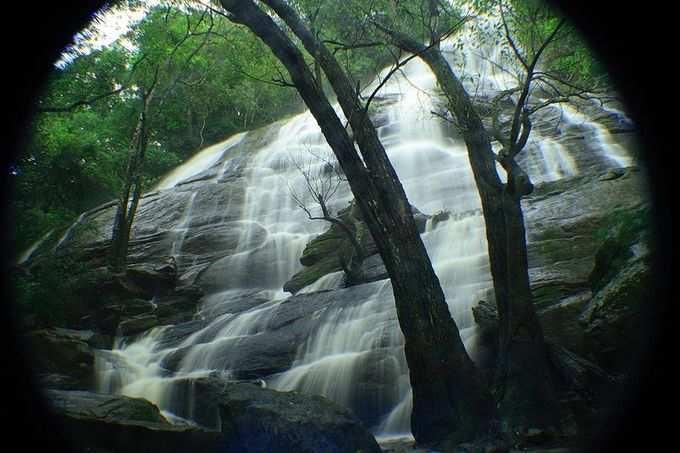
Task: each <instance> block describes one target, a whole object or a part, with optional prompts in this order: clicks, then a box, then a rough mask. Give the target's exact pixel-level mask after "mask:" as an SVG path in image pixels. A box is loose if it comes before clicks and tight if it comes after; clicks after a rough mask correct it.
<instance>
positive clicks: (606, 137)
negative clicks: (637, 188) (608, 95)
mask: <svg viewBox="0 0 680 453" xmlns="http://www.w3.org/2000/svg"><path fill="white" fill-rule="evenodd" d="M559 108H560V109H561V111H562V115H563V116H564V119H565V121H566V122H567V123H570V124H573V125H577V126H580V127H582V128H584V129H585V130H586V131H588V132H589V133H590V136H591V138H592V139H593V140H595V142H596V144H597V145H598V148H599V150H600V152H602V154H603V155H604V156H605V157H607V158H608V159H609V160H610V161H611V162H612V164H614V165H615V166H617V167H628V166H630V165H632V164H633V158H632V156H631V155H630V154H629V153H628V152H627V151H626V149H625V148H624V147H623V146H621V145H620V144H618V143H616V140H614V137H613V136H612V134H610V133H609V131H608V130H607V128H606V127H604V126H603V125H602V124H600V123H598V122H597V121H593V120H591V119H590V118H589V117H588V116H587V115H585V114H584V113H582V112H580V111H578V110H577V109H576V108H575V107H573V106H571V105H570V104H566V103H565V104H560V107H559Z"/></svg>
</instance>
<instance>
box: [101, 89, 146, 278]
mask: <svg viewBox="0 0 680 453" xmlns="http://www.w3.org/2000/svg"><path fill="white" fill-rule="evenodd" d="M153 91H154V90H153V89H152V90H151V92H150V93H149V95H147V96H145V97H144V98H143V104H142V105H143V107H142V112H141V113H140V114H139V119H138V120H137V125H136V127H135V132H134V134H133V138H132V146H131V149H130V155H129V157H128V162H127V168H126V171H125V181H124V186H123V193H122V194H121V197H120V199H119V200H118V206H117V207H116V215H115V217H114V220H113V229H112V233H111V252H110V261H109V262H110V266H111V268H112V269H113V270H114V271H115V272H123V271H124V270H125V267H126V265H127V253H128V246H129V243H130V234H131V232H132V224H133V222H134V219H135V215H136V213H137V207H138V206H139V200H140V199H141V197H142V190H143V182H144V178H143V175H142V167H143V165H144V160H145V159H146V147H147V133H148V131H147V114H148V110H149V104H150V103H151V100H152V98H153Z"/></svg>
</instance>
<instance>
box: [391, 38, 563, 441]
mask: <svg viewBox="0 0 680 453" xmlns="http://www.w3.org/2000/svg"><path fill="white" fill-rule="evenodd" d="M387 33H388V35H389V36H390V38H391V41H392V42H393V43H394V44H395V45H397V46H398V47H400V48H401V49H403V50H405V51H408V52H412V53H416V54H418V55H419V57H420V58H421V59H422V60H423V61H424V62H425V63H426V64H427V65H428V66H429V67H430V69H431V70H432V72H433V73H434V75H435V77H436V79H437V82H438V84H439V87H440V88H441V89H442V91H443V93H444V95H445V96H446V98H447V101H448V105H449V109H450V110H451V112H452V113H453V115H454V116H455V118H456V120H457V123H458V126H459V129H460V131H461V132H462V135H463V139H464V140H465V143H466V146H467V150H468V157H469V160H470V165H471V168H472V173H473V176H474V179H475V183H476V185H477V189H478V191H479V194H480V199H481V202H482V210H483V213H484V220H485V224H486V237H487V243H488V250H489V263H490V266H491V274H492V278H493V283H494V292H495V296H496V304H497V306H498V315H499V323H500V326H499V341H500V348H499V361H498V365H497V372H496V380H495V381H496V382H495V392H496V396H497V399H498V401H499V410H500V413H501V415H502V416H503V418H504V420H505V423H506V426H505V429H506V430H509V431H512V432H516V431H517V430H522V429H525V428H530V427H540V428H550V427H557V426H559V408H558V405H557V400H556V397H555V395H554V391H553V385H552V382H551V376H550V372H549V368H548V356H547V352H546V347H545V341H544V338H543V332H542V329H541V326H540V323H539V321H538V317H537V315H536V311H535V308H534V305H533V301H532V296H531V290H530V284H529V271H528V263H527V248H526V238H525V227H524V215H523V213H522V207H521V202H520V200H521V197H522V196H523V195H525V194H526V193H527V190H529V191H530V187H527V184H526V183H525V181H524V177H525V176H526V175H525V174H524V173H523V172H521V171H520V170H519V169H518V168H517V169H516V171H515V166H516V163H515V162H514V161H512V162H510V161H508V162H505V164H506V165H504V166H506V168H507V169H508V170H509V171H508V184H503V183H502V182H501V180H500V179H499V177H498V173H497V171H496V156H495V154H494V152H493V149H492V147H491V140H490V137H489V134H488V133H487V131H486V130H485V128H484V125H483V123H482V120H481V118H480V117H479V115H478V114H477V112H476V109H475V107H474V105H473V103H472V101H471V99H470V97H469V95H468V93H467V92H466V90H465V88H464V87H463V85H462V83H461V82H460V80H459V79H458V78H457V77H456V75H455V73H454V72H453V71H452V70H451V67H450V66H449V64H448V62H447V61H446V59H445V58H444V56H443V55H442V53H441V51H440V50H439V48H438V47H437V46H433V47H430V48H427V47H426V46H424V45H422V44H420V43H418V42H415V41H414V40H412V39H410V38H408V37H406V36H404V35H401V34H398V33H394V32H392V31H387ZM511 164H514V166H511Z"/></svg>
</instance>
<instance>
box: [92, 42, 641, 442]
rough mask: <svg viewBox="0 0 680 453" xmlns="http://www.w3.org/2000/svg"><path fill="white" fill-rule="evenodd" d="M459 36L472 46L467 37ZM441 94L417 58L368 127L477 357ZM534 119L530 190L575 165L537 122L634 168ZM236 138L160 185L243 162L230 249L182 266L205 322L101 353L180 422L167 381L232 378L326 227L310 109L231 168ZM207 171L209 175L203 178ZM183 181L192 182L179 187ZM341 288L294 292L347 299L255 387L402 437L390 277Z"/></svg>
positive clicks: (502, 77)
mask: <svg viewBox="0 0 680 453" xmlns="http://www.w3.org/2000/svg"><path fill="white" fill-rule="evenodd" d="M461 36H462V37H461V39H463V40H470V39H473V37H472V36H473V35H472V34H471V33H466V32H464V33H462V35H461ZM454 49H455V48H454V47H453V46H451V47H449V48H448V51H447V54H448V57H449V58H450V60H451V62H452V64H454V65H457V67H458V68H461V67H465V68H468V69H470V68H472V70H473V71H475V73H476V74H478V77H476V78H474V77H473V78H470V79H468V80H466V82H465V83H466V85H467V87H468V89H469V90H470V91H471V92H473V93H476V94H478V95H484V96H487V97H491V96H493V94H494V93H496V92H498V91H499V90H502V89H505V88H507V87H508V86H509V84H510V83H512V80H513V79H512V77H510V76H509V75H508V74H506V73H498V72H495V71H494V68H495V66H494V63H493V61H489V60H490V59H492V58H500V56H499V54H498V52H497V51H494V52H495V53H494V52H491V53H490V55H491V56H490V57H482V56H479V55H477V56H475V54H473V53H468V54H466V56H465V59H464V61H462V62H461V61H459V59H458V58H457V57H456V54H455V51H454ZM367 90H368V91H370V87H369V88H368V89H367ZM437 96H438V94H437V88H436V83H435V79H434V76H433V75H432V73H431V72H430V71H429V70H428V69H427V67H426V66H425V65H424V64H423V63H422V62H420V61H419V60H417V59H415V60H413V61H411V62H410V63H408V64H407V65H406V66H405V67H404V68H402V70H401V71H400V73H399V74H397V75H395V76H394V77H393V78H392V79H391V80H390V81H389V82H388V83H386V84H385V86H384V87H383V88H382V90H381V91H380V93H379V99H376V104H382V105H381V106H380V108H379V109H378V111H377V113H376V115H377V116H380V119H379V120H378V121H376V123H377V124H380V127H379V128H378V133H379V136H380V139H381V141H382V142H383V144H384V146H385V148H386V150H387V153H388V155H389V157H390V160H391V162H392V164H393V165H394V167H395V169H396V171H397V173H398V175H399V177H400V180H401V182H402V184H403V186H404V188H405V191H406V193H407V195H408V198H409V201H410V203H411V204H412V205H414V206H415V207H417V208H418V209H419V210H420V211H422V212H425V213H428V214H433V213H439V214H438V215H437V216H434V217H432V218H431V219H430V220H429V221H428V223H427V225H426V229H425V232H424V233H423V234H422V239H423V241H424V243H425V245H426V248H427V250H428V253H429V255H430V258H431V261H432V264H433V266H434V269H435V271H436V273H437V275H438V277H439V279H440V282H441V284H442V287H443V289H444V292H445V294H446V297H447V302H448V305H449V309H450V311H451V314H452V316H453V317H454V319H455V321H456V323H457V325H458V327H459V329H460V330H461V336H462V338H463V341H464V344H465V346H466V348H467V349H468V351H469V352H470V354H471V356H472V357H473V358H476V357H477V355H478V351H477V350H476V347H475V339H476V338H475V334H476V328H475V324H474V320H473V318H472V312H471V308H472V306H473V305H474V304H475V303H477V302H478V301H479V300H482V299H484V298H485V297H486V295H487V292H488V291H489V290H490V288H491V276H490V274H489V265H488V257H487V243H486V237H485V226H484V220H483V217H482V213H481V207H480V201H479V196H478V194H477V190H476V187H475V184H474V180H473V178H472V174H471V170H470V167H469V162H468V157H467V150H466V148H465V145H464V143H463V141H462V140H461V139H460V138H459V137H458V135H457V133H456V132H455V130H454V128H453V127H452V126H451V125H450V124H448V123H447V122H446V121H444V120H443V119H441V118H439V117H436V116H435V115H433V114H432V111H434V110H436V105H435V100H436V99H437ZM542 115H543V116H542V117H539V118H537V119H536V120H535V128H534V131H533V133H532V134H533V135H532V139H531V140H530V142H529V143H528V145H527V148H526V150H525V152H524V155H525V156H524V158H523V162H522V164H523V165H525V166H526V168H527V169H528V172H529V174H530V175H531V177H532V179H533V181H534V182H542V181H550V180H555V179H559V178H562V177H566V176H572V175H575V174H577V173H578V170H579V169H578V166H577V164H576V161H575V159H574V158H573V156H572V155H571V153H570V151H569V146H568V143H564V142H562V139H561V137H560V135H559V134H558V133H555V132H554V131H551V130H549V128H548V127H545V124H553V122H554V121H553V119H554V117H555V115H559V116H560V117H561V126H560V127H561V128H563V129H564V128H576V129H579V130H581V131H583V133H588V132H589V133H590V136H591V137H593V141H592V143H591V144H590V146H591V147H594V148H597V149H598V152H599V153H601V154H602V155H603V156H604V160H605V161H607V162H606V164H604V165H609V166H621V165H625V164H628V163H629V162H630V159H629V158H628V157H627V155H626V153H625V150H623V149H622V148H621V149H619V148H620V147H618V148H617V146H618V145H616V146H615V145H614V144H612V143H611V141H610V140H609V138H608V136H607V135H606V130H605V129H604V128H603V127H602V126H599V125H598V124H597V123H595V122H593V121H592V120H590V119H589V118H588V117H587V116H585V115H583V114H581V113H579V112H577V111H576V110H574V109H573V108H571V107H552V108H549V109H546V112H545V113H542ZM244 140H247V136H244V134H240V135H238V136H235V137H232V138H231V139H229V140H227V141H225V142H222V143H220V144H218V145H214V146H213V147H210V148H207V149H206V150H205V151H203V152H202V153H200V154H199V155H198V156H197V158H195V159H193V160H192V161H190V162H189V163H187V164H185V165H183V166H182V167H180V168H179V169H177V170H176V171H175V172H173V173H172V174H171V175H169V176H168V177H167V178H166V179H165V180H164V181H163V182H162V183H161V184H160V185H159V186H158V189H160V190H164V191H173V190H177V191H180V190H183V191H184V192H187V190H190V189H191V188H192V187H193V186H192V185H191V184H199V183H200V184H220V183H222V182H223V180H225V179H228V176H227V175H228V174H230V173H229V172H230V171H232V170H233V168H232V167H236V166H237V165H242V168H241V167H239V168H240V170H239V172H240V173H239V174H242V175H243V177H244V178H245V181H246V183H245V184H246V185H245V187H246V189H245V193H244V194H243V197H244V202H243V204H242V208H240V209H239V210H238V212H231V211H229V212H225V213H222V214H220V215H217V214H216V215H214V216H213V217H214V218H215V219H217V220H215V222H217V223H218V224H220V225H224V226H225V228H226V227H228V229H229V231H230V232H231V234H233V235H234V237H235V239H234V241H235V243H236V246H235V248H234V251H233V253H231V254H229V255H228V256H224V257H222V258H220V259H219V260H217V261H216V262H214V263H210V265H209V266H208V267H200V269H199V270H196V269H194V268H193V267H191V266H189V268H191V269H190V270H186V267H182V266H180V270H186V272H187V274H186V275H184V276H183V277H182V278H184V279H185V280H192V281H194V280H196V281H199V284H202V285H203V287H204V289H205V290H206V291H207V294H206V296H205V297H204V298H203V300H202V305H201V309H200V311H199V313H198V315H197V317H198V318H199V319H201V320H202V321H203V323H202V324H200V325H199V326H197V327H196V328H195V330H194V331H193V332H192V333H191V334H190V335H186V336H185V337H184V338H183V339H181V341H178V342H174V343H172V342H168V341H165V340H164V334H165V329H164V328H158V329H154V330H152V331H151V332H148V333H147V334H145V335H144V336H142V337H141V338H138V339H136V340H135V341H134V342H131V343H128V344H125V343H120V344H119V345H118V347H117V348H116V349H115V350H114V351H111V352H110V353H107V354H101V355H100V356H99V357H98V363H99V367H100V370H101V372H100V383H101V389H102V390H103V391H112V392H119V393H122V394H126V395H130V396H142V397H145V398H147V399H149V400H151V401H154V402H155V403H157V404H158V405H159V406H160V407H161V409H164V410H166V411H170V410H172V411H173V412H175V413H177V412H180V413H178V414H177V415H180V416H182V417H189V418H190V417H191V412H192V409H191V404H190V403H184V406H185V409H181V407H182V403H178V402H177V401H173V398H176V397H177V396H176V393H174V392H173V383H174V382H175V381H177V380H178V379H182V378H186V377H192V376H203V375H206V374H210V373H212V372H219V373H221V374H223V375H225V376H227V377H228V376H229V375H230V370H231V369H233V367H234V364H235V363H236V360H237V358H238V357H239V356H238V355H237V353H238V352H239V351H240V349H241V348H242V347H243V348H245V347H246V345H247V344H250V343H252V342H256V341H257V339H258V338H262V337H263V335H264V334H265V333H266V332H267V331H268V330H269V329H270V328H271V323H272V322H273V321H272V320H273V319H274V318H275V316H276V315H277V313H280V312H281V311H282V310H283V308H284V307H285V304H287V301H288V299H287V297H288V296H289V295H288V294H286V293H284V292H283V290H282V287H283V284H284V283H285V282H286V281H287V280H288V279H290V277H291V276H292V275H293V274H294V273H295V272H297V271H298V270H299V269H300V268H301V265H300V264H299V258H300V256H301V254H302V251H303V249H304V248H305V245H306V244H307V243H308V242H309V240H310V239H312V238H313V237H315V236H317V235H318V234H320V233H321V232H322V231H324V230H325V229H326V228H327V227H328V225H327V224H325V223H324V222H322V221H310V220H308V219H307V218H306V216H305V214H304V213H303V212H302V211H301V210H300V209H299V207H298V206H297V205H296V203H295V202H294V200H293V199H292V197H291V191H294V192H295V193H297V194H298V195H302V197H303V198H305V197H306V198H305V200H304V201H305V202H308V203H309V205H310V206H313V200H312V199H311V195H310V194H309V193H307V192H306V190H305V179H304V177H303V176H302V175H301V174H300V172H299V171H298V168H296V165H294V164H293V162H298V163H299V162H305V165H311V166H314V165H325V163H324V162H321V161H319V160H318V159H315V158H314V156H318V155H321V154H326V153H328V147H327V145H326V143H325V140H324V138H323V136H322V134H321V132H320V130H319V128H318V126H317V124H316V122H315V121H314V119H313V117H312V116H311V115H310V114H309V113H303V114H300V115H297V116H295V117H293V118H292V119H289V120H287V121H285V122H282V123H281V125H280V127H278V130H277V131H276V132H275V133H274V136H273V137H270V138H268V139H267V140H266V143H265V145H264V146H262V147H260V148H258V149H252V150H250V155H249V156H248V157H247V159H245V160H238V162H237V158H236V157H234V156H231V155H230V152H229V150H230V149H232V148H235V147H237V145H239V144H241V145H242V142H243V141H244ZM239 159H240V158H239ZM298 166H299V165H298ZM205 174H209V175H212V176H211V177H203V176H201V175H205ZM192 179H193V180H195V181H199V182H194V183H191V184H189V183H187V180H192ZM180 183H182V184H183V185H182V186H178V184H180ZM187 187H188V189H187ZM220 187H221V186H220ZM202 193H203V192H201V191H200V190H198V189H197V191H194V192H192V193H190V194H189V195H186V194H184V195H183V196H184V198H183V200H184V206H185V207H184V211H183V217H181V218H180V220H178V222H177V224H176V225H175V226H174V227H173V229H172V230H171V234H170V237H171V240H170V241H169V244H168V247H169V251H168V255H171V256H176V257H177V258H178V259H180V257H182V256H183V254H184V253H185V252H184V248H185V247H188V245H187V244H188V243H189V242H190V239H191V237H192V236H197V235H198V233H196V234H194V233H193V232H194V229H195V228H199V227H200V226H201V225H202V224H203V223H205V219H204V218H200V217H196V216H194V214H193V211H192V209H193V207H194V205H196V204H201V203H203V204H205V203H207V201H204V200H203V199H202V197H203V195H202ZM350 200H351V194H350V192H349V190H348V188H347V187H346V186H342V187H341V188H340V190H339V191H338V193H337V194H336V196H335V198H334V199H333V200H332V201H331V203H330V204H329V208H330V209H331V211H333V212H337V211H338V210H340V209H342V208H344V207H345V206H346V205H347V203H348V202H349V201H350ZM194 264H195V263H194ZM188 275H190V276H191V279H189V277H188ZM342 284H343V274H342V272H335V273H330V274H327V275H325V276H323V277H321V278H320V279H318V280H317V281H316V282H314V283H312V284H311V285H309V286H308V287H306V288H303V289H302V290H301V291H300V292H299V294H303V295H305V297H306V296H308V295H310V294H312V293H315V292H318V291H323V290H332V292H331V293H329V294H331V295H333V294H335V293H338V294H339V293H340V292H343V291H344V293H343V294H348V296H346V297H345V296H343V297H337V298H333V297H332V296H328V297H327V301H326V302H325V305H323V306H320V307H319V308H318V309H317V310H316V311H315V312H314V315H313V318H314V324H313V326H314V327H313V328H312V329H311V331H309V332H308V333H307V336H306V338H304V339H303V341H301V342H300V345H299V347H298V348H297V352H296V353H295V357H294V360H293V363H292V365H291V366H290V367H289V369H288V370H286V371H283V372H275V373H272V374H269V375H263V376H262V378H263V379H264V380H265V381H266V384H267V385H269V386H270V387H273V388H275V389H279V390H292V389H296V390H300V391H303V392H307V393H313V394H321V395H325V396H327V397H329V398H331V399H333V400H335V401H337V402H338V403H340V404H342V405H344V406H346V407H349V408H351V409H352V410H353V411H354V412H355V413H356V414H357V415H359V417H360V418H362V419H363V420H364V422H365V423H366V424H367V425H369V427H370V428H371V429H372V430H373V431H374V432H375V433H376V434H378V435H383V436H387V435H399V434H408V432H409V431H410V428H409V424H410V423H409V417H410V413H411V390H410V385H409V379H408V368H407V366H406V361H405V358H404V354H403V349H402V344H403V338H402V335H401V331H400V330H399V326H398V323H397V320H396V313H395V308H394V301H393V297H392V291H391V286H390V284H389V280H381V281H377V282H372V283H366V284H363V285H359V286H358V287H353V288H348V289H340V288H342ZM298 297H301V296H298ZM175 357H177V360H176V362H177V363H175V365H174V367H172V368H173V369H174V370H175V371H174V372H170V371H168V366H167V363H169V362H172V361H173V360H174V358H175Z"/></svg>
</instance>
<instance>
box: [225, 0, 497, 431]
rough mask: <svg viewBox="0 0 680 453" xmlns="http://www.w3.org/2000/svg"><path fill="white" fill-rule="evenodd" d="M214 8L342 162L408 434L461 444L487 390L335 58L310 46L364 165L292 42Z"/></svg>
mask: <svg viewBox="0 0 680 453" xmlns="http://www.w3.org/2000/svg"><path fill="white" fill-rule="evenodd" d="M267 3H268V4H270V5H272V7H274V8H276V9H277V14H280V15H281V17H282V19H284V21H286V22H287V23H288V24H289V26H291V23H292V24H294V25H295V26H291V28H292V29H293V30H294V32H295V33H296V34H298V33H300V32H301V30H300V29H299V28H298V25H301V23H300V24H296V23H295V22H294V21H292V22H291V16H289V15H288V13H290V11H288V12H286V11H284V12H281V13H280V12H279V10H278V8H280V7H282V6H285V5H284V4H283V3H281V2H267ZM222 5H223V6H224V7H225V8H226V9H227V10H228V11H230V12H231V18H232V19H233V20H234V21H235V22H238V23H242V24H245V25H246V26H248V28H250V29H251V30H252V31H253V32H254V33H255V34H256V35H258V36H259V37H260V38H261V39H262V40H263V41H264V42H265V43H266V44H267V45H268V46H269V47H270V48H271V49H272V51H273V52H274V54H275V55H276V57H277V58H278V59H279V60H280V61H281V62H282V63H283V64H284V66H285V67H286V69H287V70H288V72H289V74H290V76H291V79H292V81H293V83H294V84H295V86H296V87H297V89H298V91H299V92H300V95H301V96H302V98H303V99H304V101H305V103H306V104H307V106H308V107H309V109H310V111H311V113H312V114H313V115H314V117H315V118H316V120H317V122H318V123H319V126H320V127H321V130H322V132H323V134H324V136H325V137H326V140H327V142H328V143H329V145H330V146H331V148H332V149H333V151H334V153H335V155H336V157H337V159H338V162H339V163H340V165H341V166H342V169H343V171H344V173H345V175H346V176H347V180H348V182H349V185H350V188H351V190H352V192H353V194H354V197H355V200H356V202H357V204H358V206H359V208H360V210H361V213H362V216H363V218H364V220H365V221H366V224H367V226H368V228H369V230H370V232H371V234H372V235H373V238H374V239H375V241H376V245H377V247H378V251H379V252H380V255H381V257H382V258H383V261H384V262H385V266H386V268H387V271H388V273H389V275H390V277H391V281H392V287H393V292H394V297H395V302H396V308H397V315H398V318H399V324H400V327H401V329H402V332H403V334H404V339H405V346H404V348H405V352H406V358H407V361H408V365H409V372H410V379H411V385H412V388H413V414H412V417H411V426H412V431H413V434H414V436H415V438H416V439H417V440H418V441H419V442H431V441H437V440H442V439H444V438H447V437H449V438H453V439H454V440H459V441H462V440H469V439H471V438H473V437H475V436H477V435H479V434H480V433H482V432H484V433H485V432H486V431H487V429H488V427H489V423H490V422H491V421H492V419H493V416H494V406H493V404H492V400H491V398H490V394H489V393H488V391H487V389H486V387H485V385H484V383H483V381H482V378H481V376H480V375H479V373H478V371H477V369H476V367H475V366H474V364H473V362H472V361H471V360H470V358H469V356H468V355H467V353H466V351H465V348H464V346H463V343H462V341H461V339H460V336H459V334H458V329H457V327H456V325H455V323H454V321H453V319H452V318H451V315H450V313H449V310H448V306H447V305H446V301H445V298H444V294H443V291H442V289H441V286H440V284H439V280H438V278H437V276H436V274H435V273H434V271H433V269H432V265H431V263H430V260H429V257H428V255H427V251H426V250H425V247H424V245H423V243H422V241H421V239H420V236H419V234H418V231H417V228H416V225H415V222H414V220H413V216H412V214H411V209H410V205H409V203H408V200H407V199H406V195H405V193H404V191H403V188H402V187H401V183H400V182H399V180H398V179H397V176H396V173H395V172H394V169H393V168H392V166H391V164H390V163H389V160H388V159H387V156H386V154H385V151H384V149H383V148H382V145H381V144H380V142H379V141H378V140H377V135H376V133H375V129H374V127H373V125H372V124H371V122H370V121H369V120H368V117H367V115H366V114H365V112H363V110H362V108H361V106H360V105H359V104H358V101H357V99H356V93H355V92H354V90H353V89H352V87H351V84H349V82H348V81H347V78H346V76H345V75H344V72H342V70H341V69H340V67H339V65H337V62H335V60H334V59H333V58H328V55H329V54H328V53H327V52H324V48H323V47H320V48H319V49H314V50H315V51H313V52H310V54H312V55H318V56H319V58H320V65H321V67H322V69H323V70H324V72H325V74H326V77H327V78H328V80H329V82H330V83H331V85H332V86H333V88H334V90H335V92H336V94H337V96H338V100H339V101H340V103H341V106H342V108H343V110H344V111H345V115H346V116H347V118H349V120H350V124H351V125H352V129H353V132H354V135H355V137H356V139H357V142H358V143H359V146H360V149H361V152H362V155H363V158H364V162H365V164H366V166H364V162H362V160H361V158H360V157H359V156H358V154H357V153H356V151H355V149H354V146H353V143H352V141H351V140H350V138H349V136H348V134H347V132H346V130H345V129H344V127H343V125H342V123H341V122H340V120H339V119H338V117H337V115H336V114H335V112H334V111H333V108H332V107H331V105H330V103H329V102H328V100H327V99H326V97H325V96H324V95H323V93H322V92H321V91H320V89H319V86H318V84H317V83H316V80H315V78H314V76H313V75H312V74H311V71H310V70H309V68H308V67H307V65H306V63H305V61H304V59H303V56H302V54H301V53H300V51H299V50H298V49H297V48H296V47H295V46H294V45H293V44H292V42H291V41H290V39H289V38H288V37H287V36H286V35H285V34H284V33H283V32H282V31H281V30H280V29H279V28H278V27H277V26H276V25H275V24H274V22H273V21H272V20H271V18H270V17H269V16H268V15H267V14H265V13H263V12H262V10H260V9H259V8H258V7H256V6H255V5H254V4H253V3H252V2H251V1H247V0H246V1H243V0H222ZM293 19H295V17H293ZM303 31H306V29H305V30H303ZM306 33H309V32H308V31H306ZM304 36H305V34H302V37H303V38H302V41H303V43H304V45H305V46H307V45H308V44H309V42H308V40H307V39H306V37H304ZM309 36H311V34H310V35H309ZM312 41H314V40H313V37H312ZM334 62H335V64H334ZM362 112H363V114H362Z"/></svg>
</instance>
